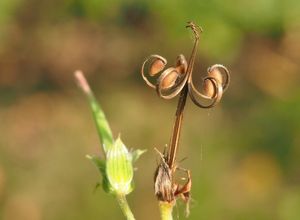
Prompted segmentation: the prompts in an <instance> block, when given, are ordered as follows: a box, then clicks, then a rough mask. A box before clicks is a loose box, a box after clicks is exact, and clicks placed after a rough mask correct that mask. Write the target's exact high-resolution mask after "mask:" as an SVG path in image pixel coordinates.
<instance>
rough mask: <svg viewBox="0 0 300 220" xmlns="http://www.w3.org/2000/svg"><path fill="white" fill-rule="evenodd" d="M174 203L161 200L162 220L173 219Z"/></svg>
mask: <svg viewBox="0 0 300 220" xmlns="http://www.w3.org/2000/svg"><path fill="white" fill-rule="evenodd" d="M173 207H174V203H173V202H172V203H169V202H159V209H160V216H161V220H173V216H172V211H173Z"/></svg>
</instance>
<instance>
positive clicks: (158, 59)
mask: <svg viewBox="0 0 300 220" xmlns="http://www.w3.org/2000/svg"><path fill="white" fill-rule="evenodd" d="M187 27H190V28H191V29H192V31H193V32H194V36H195V44H194V48H193V50H195V48H196V46H197V43H198V40H199V30H200V32H202V29H201V28H200V27H198V26H196V25H195V24H193V23H192V22H189V23H188V25H187ZM193 54H195V52H194V53H193ZM193 54H192V56H191V58H190V60H189V63H188V65H187V66H186V68H184V67H183V66H182V65H183V64H182V63H185V64H186V63H187V62H186V59H185V57H184V56H183V55H179V56H178V57H177V59H176V65H175V66H173V67H168V68H165V67H166V64H167V60H166V59H165V58H164V57H162V56H160V55H156V54H154V55H150V56H149V57H148V58H147V59H146V60H145V61H144V63H143V65H142V69H141V74H142V77H143V79H144V81H145V82H146V83H147V85H148V86H150V87H151V88H153V89H156V92H157V94H158V96H159V97H161V98H164V99H172V98H174V97H175V96H177V95H178V94H179V93H180V92H181V91H182V89H183V88H184V86H185V85H188V94H189V96H190V98H191V100H192V101H193V102H194V103H195V104H196V105H197V106H199V107H200V108H211V107H213V106H215V105H216V104H217V103H218V102H219V101H220V100H221V98H222V95H223V93H224V91H225V90H226V89H227V87H228V85H229V82H230V75H229V71H228V69H227V68H226V67H225V66H223V65H221V64H215V65H212V66H211V67H209V68H208V70H207V76H206V77H204V78H203V85H204V84H205V82H206V81H207V82H208V81H209V83H207V82H206V84H208V86H210V89H213V92H212V93H213V95H212V96H208V95H206V94H204V93H203V92H201V91H200V90H198V89H197V88H196V86H195V85H194V83H193V80H192V72H193V64H194V60H195V57H194V55H193ZM156 65H157V66H156ZM214 70H218V71H219V73H221V80H220V79H218V78H216V77H215V76H213V75H212V74H210V73H212V72H213V71H214ZM200 98H203V99H206V100H210V103H208V104H207V103H202V102H201V101H200V100H199V99H200Z"/></svg>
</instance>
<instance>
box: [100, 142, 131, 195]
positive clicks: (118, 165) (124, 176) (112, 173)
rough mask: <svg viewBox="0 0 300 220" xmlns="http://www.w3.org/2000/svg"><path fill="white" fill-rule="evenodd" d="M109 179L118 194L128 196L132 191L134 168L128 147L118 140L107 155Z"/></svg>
mask: <svg viewBox="0 0 300 220" xmlns="http://www.w3.org/2000/svg"><path fill="white" fill-rule="evenodd" d="M106 174H107V178H108V180H109V182H110V184H111V186H112V188H113V190H114V192H115V193H116V194H123V195H127V194H128V193H130V192H131V191H132V189H131V182H132V178H133V166H132V159H131V155H130V153H129V152H128V150H127V148H126V146H125V145H124V144H123V142H122V141H121V139H120V137H118V138H117V140H116V141H115V143H114V145H113V147H112V148H111V149H109V150H108V151H107V155H106Z"/></svg>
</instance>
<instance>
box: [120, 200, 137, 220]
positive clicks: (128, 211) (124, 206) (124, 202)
mask: <svg viewBox="0 0 300 220" xmlns="http://www.w3.org/2000/svg"><path fill="white" fill-rule="evenodd" d="M116 198H117V200H118V203H119V205H120V207H121V210H122V212H123V214H124V215H125V217H126V218H127V220H135V218H134V216H133V213H132V212H131V209H130V207H129V205H128V203H127V200H126V197H125V196H124V195H117V196H116Z"/></svg>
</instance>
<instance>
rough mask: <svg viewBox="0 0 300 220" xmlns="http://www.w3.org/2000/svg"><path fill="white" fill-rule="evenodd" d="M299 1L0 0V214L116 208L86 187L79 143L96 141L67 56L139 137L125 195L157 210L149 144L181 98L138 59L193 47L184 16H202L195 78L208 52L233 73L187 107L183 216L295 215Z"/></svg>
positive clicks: (144, 214) (130, 139) (299, 141)
mask: <svg viewBox="0 0 300 220" xmlns="http://www.w3.org/2000/svg"><path fill="white" fill-rule="evenodd" d="M299 11H300V3H299V1H298V0H251V1H248V0H240V1H234V0H227V1H222V0H211V1H208V0H202V1H190V0H186V1H170V0H168V1H157V0H154V1H133V0H131V1H120V0H113V1H104V0H51V1H50V0H48V1H47V0H44V1H43V0H1V1H0V122H1V123H0V216H1V217H0V219H3V220H20V219H22V220H66V219H72V220H77V219H78V220H79V219H91V220H92V219H93V220H94V219H123V216H122V214H121V211H120V210H119V208H118V206H117V204H116V202H115V200H114V199H113V198H112V197H110V196H108V195H106V194H105V193H104V192H103V191H102V190H101V189H100V190H97V191H96V192H94V186H95V184H96V182H97V181H99V180H100V175H99V174H98V172H97V170H96V169H95V167H94V166H93V165H92V164H91V163H90V162H89V161H88V160H87V159H86V158H85V155H86V154H99V155H101V154H102V152H101V151H100V147H99V146H100V145H99V141H98V137H97V133H96V130H95V126H94V123H93V120H92V116H91V112H90V109H89V107H88V104H87V102H86V99H85V97H84V96H83V95H82V93H81V92H80V91H79V90H78V89H77V87H76V85H75V83H74V79H73V72H74V70H76V69H82V70H83V71H84V72H85V73H86V76H87V78H88V80H89V81H90V83H91V86H92V87H93V89H94V90H95V94H96V96H97V98H98V100H99V101H100V103H101V105H102V107H103V108H104V110H105V112H106V114H107V117H108V119H109V121H110V123H111V126H112V129H113V132H114V134H115V135H117V134H118V133H119V132H120V133H121V134H122V139H123V140H124V142H125V144H126V145H127V146H128V147H129V148H144V149H148V152H147V154H145V155H143V157H142V158H141V159H140V160H139V161H138V163H137V164H136V166H137V167H138V171H137V172H136V173H135V183H136V189H135V191H134V192H133V193H132V194H131V195H130V196H129V198H128V199H129V202H130V204H131V206H132V209H133V211H134V213H135V215H136V218H137V219H143V220H144V219H145V220H148V219H149V220H150V219H151V220H152V219H159V211H158V207H157V202H156V199H155V197H154V194H153V173H154V170H155V167H156V164H157V160H158V159H159V158H158V155H157V154H156V153H155V152H154V150H153V149H154V147H156V148H159V149H163V147H164V145H165V144H166V143H168V141H169V136H170V133H171V129H172V123H173V118H174V112H175V108H176V101H177V100H171V101H165V100H162V99H160V98H158V97H157V95H156V93H155V91H153V90H151V89H150V88H149V87H147V86H146V85H145V83H144V82H143V81H142V79H141V76H140V73H139V72H140V67H141V64H142V62H143V60H144V59H145V57H147V56H148V55H149V54H153V53H157V54H160V55H162V56H164V57H166V58H168V61H169V63H170V64H172V63H173V62H174V60H175V58H176V56H177V55H178V54H179V53H183V54H185V55H186V56H188V55H189V53H190V50H191V47H192V40H193V37H192V34H191V33H190V32H189V31H187V30H186V29H185V23H186V22H187V21H189V20H193V21H195V22H196V23H198V24H200V25H201V26H202V27H203V29H204V33H203V34H202V35H201V42H200V47H199V53H198V56H197V61H196V66H195V69H194V72H195V75H197V76H199V77H196V78H195V79H196V80H197V79H198V80H200V78H201V77H202V76H204V74H205V72H206V68H207V67H208V66H210V65H212V64H214V63H222V64H225V65H226V66H227V67H228V68H229V69H230V70H231V76H232V82H231V85H230V87H229V89H228V91H226V93H225V95H224V97H223V99H222V102H221V104H219V105H218V106H217V107H215V108H214V109H210V110H203V109H199V108H197V107H196V106H195V105H193V104H192V103H191V101H189V102H188V105H187V108H186V111H185V119H184V126H183V133H182V136H181V138H182V139H181V147H180V150H179V156H178V160H180V159H182V158H185V157H187V159H186V160H184V161H182V162H180V166H182V167H185V168H190V169H191V171H192V177H193V188H192V202H191V215H190V219H197V220H198V219H204V220H220V219H222V220H226V219H228V220H247V219H251V220H252V219H256V220H260V219H261V220H266V219H272V220H298V219H300V185H299V184H300V163H299V158H300V148H299V147H300V87H299V83H300V65H299V60H300V13H299ZM183 211H184V205H183V204H182V203H181V202H178V205H177V208H176V209H175V212H174V213H175V215H176V216H179V217H180V218H183Z"/></svg>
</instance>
